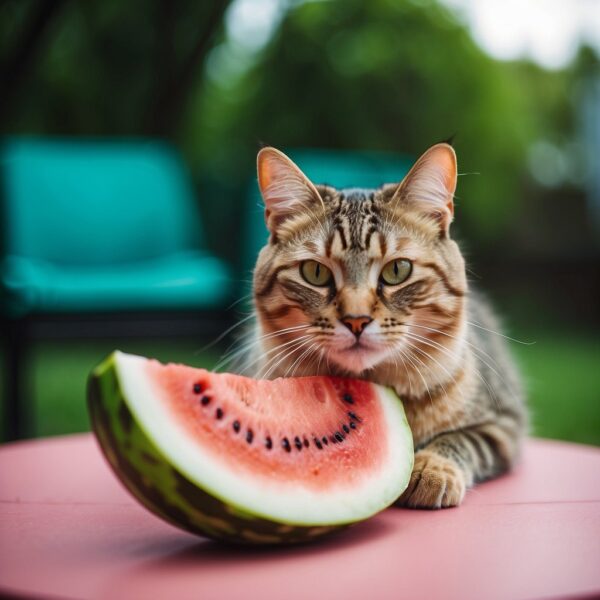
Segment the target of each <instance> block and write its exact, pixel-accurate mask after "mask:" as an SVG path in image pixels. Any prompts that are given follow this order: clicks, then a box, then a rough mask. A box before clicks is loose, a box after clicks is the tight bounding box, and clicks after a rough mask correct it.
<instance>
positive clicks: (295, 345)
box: [257, 336, 311, 379]
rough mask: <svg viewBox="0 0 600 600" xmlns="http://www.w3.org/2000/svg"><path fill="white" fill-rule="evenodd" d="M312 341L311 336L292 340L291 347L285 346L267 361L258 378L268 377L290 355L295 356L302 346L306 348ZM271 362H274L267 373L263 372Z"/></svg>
mask: <svg viewBox="0 0 600 600" xmlns="http://www.w3.org/2000/svg"><path fill="white" fill-rule="evenodd" d="M304 338H306V339H304ZM310 342H311V336H303V337H302V338H298V339H296V340H292V341H291V342H289V347H287V348H285V349H284V350H282V351H281V352H279V353H278V354H277V355H275V356H274V357H272V358H270V359H269V360H268V361H267V362H266V363H265V365H264V366H263V367H262V368H261V370H260V371H259V374H258V376H257V378H258V379H268V378H269V375H270V374H271V373H273V372H274V371H275V370H276V369H277V368H278V367H279V365H281V364H282V363H283V362H285V361H286V360H287V359H288V358H289V357H290V356H293V355H294V354H295V353H296V352H298V351H299V350H302V348H304V347H305V346H306V345H307V344H310ZM279 357H281V358H279ZM270 363H272V364H271V366H270V367H269V369H268V370H267V371H266V372H265V373H263V371H264V369H265V368H266V367H267V366H268V365H269V364H270Z"/></svg>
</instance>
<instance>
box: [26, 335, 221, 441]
mask: <svg viewBox="0 0 600 600" xmlns="http://www.w3.org/2000/svg"><path fill="white" fill-rule="evenodd" d="M203 345H205V342H202V343H199V344H193V343H190V342H173V341H169V342H147V341H146V342H129V343H116V342H103V343H98V342H95V343H72V342H71V343H61V344H56V343H52V344H50V343H43V344H39V345H38V346H37V347H36V348H35V351H34V353H33V356H32V363H33V382H32V383H33V396H34V405H35V408H34V414H35V420H34V432H35V435H37V436H48V435H56V434H62V433H73V432H78V431H87V430H88V429H89V421H88V416H87V406H86V383H87V376H88V374H89V372H90V371H91V370H92V369H93V368H94V367H95V366H96V365H97V364H98V363H99V362H100V361H101V360H102V359H103V358H104V357H106V356H107V355H108V354H109V353H110V352H112V350H114V349H115V348H117V347H118V348H119V349H120V350H123V351H124V352H130V353H133V354H141V355H143V356H151V357H153V358H157V359H159V360H161V361H163V362H182V363H186V364H189V365H193V366H197V367H204V368H208V369H210V368H212V367H213V366H214V365H215V364H216V362H217V360H218V358H219V351H218V350H213V351H208V352H200V351H199V350H198V349H199V348H201V347H202V346H203Z"/></svg>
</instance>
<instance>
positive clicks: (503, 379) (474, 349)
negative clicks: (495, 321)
mask: <svg viewBox="0 0 600 600" xmlns="http://www.w3.org/2000/svg"><path fill="white" fill-rule="evenodd" d="M410 326H411V327H420V328H422V329H426V330H429V331H433V332H436V333H439V334H441V335H445V336H447V337H450V338H453V339H456V340H461V338H458V337H456V336H453V335H451V334H449V333H447V332H444V331H441V330H438V329H435V328H432V327H426V326H424V325H416V324H415V323H411V325H410ZM462 341H464V343H466V344H467V345H468V346H469V347H470V348H471V349H472V350H473V352H475V355H476V358H477V359H478V360H480V361H481V362H482V363H483V364H484V365H485V366H486V367H487V368H488V369H489V370H490V371H492V372H493V373H494V374H495V375H496V376H497V377H498V378H499V379H501V380H502V381H504V382H505V383H506V385H507V387H508V389H509V391H510V393H511V394H513V396H516V395H517V393H516V390H514V389H513V388H512V384H511V383H509V381H508V380H506V378H505V377H503V376H502V375H501V374H500V373H499V372H498V371H497V370H496V369H495V368H494V367H493V366H492V365H490V364H489V363H488V362H487V361H486V360H485V359H484V358H482V356H481V355H483V356H486V357H487V358H489V359H490V360H491V361H492V362H493V363H494V364H495V365H496V366H498V367H499V365H498V363H497V362H496V361H495V360H494V359H493V358H492V357H491V356H490V355H489V354H488V353H487V352H485V351H484V350H481V349H480V348H479V347H478V346H476V345H475V344H473V343H472V342H470V341H469V340H467V339H466V338H464V339H463V340H462ZM478 371H479V370H478ZM482 381H483V382H484V383H485V385H486V387H487V388H488V390H489V391H490V393H492V392H491V387H490V386H489V384H488V382H486V380H485V379H484V378H482ZM492 394H493V393H492ZM492 397H493V399H494V401H495V402H496V404H497V406H498V407H500V404H499V400H498V398H497V396H496V395H495V394H493V396H492Z"/></svg>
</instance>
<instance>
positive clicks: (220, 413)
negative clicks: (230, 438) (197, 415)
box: [215, 408, 223, 419]
mask: <svg viewBox="0 0 600 600" xmlns="http://www.w3.org/2000/svg"><path fill="white" fill-rule="evenodd" d="M215 416H216V417H217V419H222V418H223V409H221V408H217V410H216V411H215Z"/></svg>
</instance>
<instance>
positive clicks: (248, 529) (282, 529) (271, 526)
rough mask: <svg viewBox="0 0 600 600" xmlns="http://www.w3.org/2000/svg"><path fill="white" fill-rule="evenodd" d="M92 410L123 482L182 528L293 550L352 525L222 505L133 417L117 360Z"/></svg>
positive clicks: (96, 376) (92, 395)
mask: <svg viewBox="0 0 600 600" xmlns="http://www.w3.org/2000/svg"><path fill="white" fill-rule="evenodd" d="M390 393H391V392H390ZM88 405H89V412H90V416H91V420H92V426H93V429H94V431H95V433H96V436H97V439H98V441H99V443H100V446H101V448H102V450H103V452H104V455H105V456H106V458H107V460H108V462H109V464H110V465H111V467H112V468H113V470H114V472H115V473H116V475H117V476H118V478H119V479H120V480H121V481H122V483H123V484H124V485H125V487H126V488H127V489H128V490H129V491H130V492H131V493H132V494H133V495H134V496H135V497H136V498H137V499H138V500H139V501H140V502H141V503H142V504H143V505H144V506H145V507H146V508H147V509H148V510H150V511H151V512H152V513H154V514H155V515H157V516H159V517H160V518H162V519H164V520H165V521H167V522H168V523H171V524H172V525H174V526H176V527H179V528H181V529H184V530H186V531H189V532H191V533H195V534H200V535H205V536H208V537H211V538H213V539H217V540H221V541H227V542H231V543H236V544H293V543H302V542H306V541H310V540H313V539H316V538H318V537H320V536H322V535H325V534H328V533H331V532H333V531H337V530H340V529H343V528H345V527H348V525H349V524H348V523H343V524H332V525H326V526H315V525H307V526H304V525H296V524H288V523H284V522H278V521H274V520H271V519H268V518H264V516H259V515H255V514H251V513H250V512H248V511H247V510H245V509H243V508H240V506H236V505H234V504H232V503H228V502H226V501H224V500H221V499H219V498H217V497H216V496H215V495H214V494H212V493H210V490H209V489H203V488H202V486H199V485H198V484H197V483H195V482H193V481H191V480H190V479H189V478H188V477H187V476H186V475H185V474H184V473H182V472H181V471H180V470H178V469H177V468H175V467H174V466H173V465H172V464H171V463H170V461H169V460H168V458H166V457H165V456H164V455H163V453H162V452H161V451H160V450H159V449H158V448H157V447H156V445H155V444H154V443H153V442H152V441H151V439H150V438H149V437H148V435H146V433H145V432H144V430H143V429H142V427H140V425H139V423H138V421H137V419H136V418H135V417H134V414H133V413H132V412H131V410H130V408H129V406H128V403H127V400H126V398H125V397H124V396H123V392H122V386H121V383H120V381H119V372H118V369H117V365H116V359H115V354H113V355H111V356H109V357H108V358H107V359H106V360H105V361H104V362H103V363H102V364H100V365H99V366H98V367H97V368H96V369H95V370H94V371H93V373H92V375H91V376H90V379H89V383H88ZM404 418H405V417H404ZM406 426H407V427H408V424H406Z"/></svg>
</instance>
